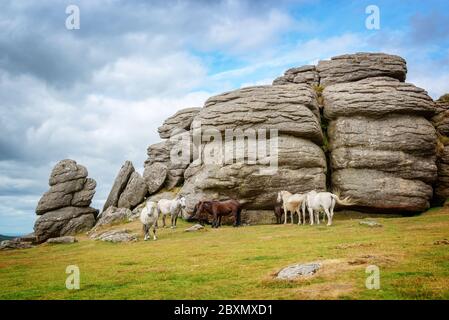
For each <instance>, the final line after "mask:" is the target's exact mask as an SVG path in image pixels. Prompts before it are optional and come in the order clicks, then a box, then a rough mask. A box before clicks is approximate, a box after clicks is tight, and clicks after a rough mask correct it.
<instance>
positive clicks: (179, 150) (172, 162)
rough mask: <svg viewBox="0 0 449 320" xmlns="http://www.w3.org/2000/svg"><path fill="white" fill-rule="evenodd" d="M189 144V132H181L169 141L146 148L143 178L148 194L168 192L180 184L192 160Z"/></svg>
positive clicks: (190, 145) (190, 144)
mask: <svg viewBox="0 0 449 320" xmlns="http://www.w3.org/2000/svg"><path fill="white" fill-rule="evenodd" d="M191 142H192V140H191V135H190V132H182V133H180V134H177V135H174V136H171V137H170V140H166V141H163V142H160V143H156V144H153V145H150V146H149V147H148V149H147V154H148V159H147V160H146V161H145V170H144V178H145V181H146V182H147V184H148V190H149V192H150V194H152V193H155V192H157V191H158V190H159V189H161V188H165V189H168V190H170V189H173V188H174V187H176V186H179V185H181V184H182V182H183V181H184V171H185V169H186V168H187V167H188V166H189V164H190V163H191V162H192V160H193V150H192V143H191ZM165 168H166V169H165ZM158 170H160V173H159V174H158V173H157V171H158Z"/></svg>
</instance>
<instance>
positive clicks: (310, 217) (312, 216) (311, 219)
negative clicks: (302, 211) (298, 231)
mask: <svg viewBox="0 0 449 320" xmlns="http://www.w3.org/2000/svg"><path fill="white" fill-rule="evenodd" d="M305 219H306V217H305V216H304V220H305ZM309 220H310V225H311V226H313V224H314V223H315V221H314V220H315V219H314V215H313V214H309Z"/></svg>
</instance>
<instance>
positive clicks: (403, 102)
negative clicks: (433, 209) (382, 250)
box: [320, 69, 437, 212]
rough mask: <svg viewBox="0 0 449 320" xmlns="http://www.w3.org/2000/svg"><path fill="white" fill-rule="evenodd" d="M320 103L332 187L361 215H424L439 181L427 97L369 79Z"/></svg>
mask: <svg viewBox="0 0 449 320" xmlns="http://www.w3.org/2000/svg"><path fill="white" fill-rule="evenodd" d="M377 71H378V69H375V72H377ZM320 75H321V73H320ZM397 75H399V73H398V74H397ZM390 76H393V75H390ZM397 78H398V79H401V77H399V76H397ZM346 81H349V80H348V79H346ZM323 97H324V116H325V117H326V118H327V119H328V120H330V123H329V127H328V135H329V149H330V163H331V167H332V177H331V182H332V187H333V188H334V189H338V190H340V192H341V193H342V195H343V196H349V197H351V198H352V199H353V200H355V201H356V203H357V207H358V208H360V209H362V210H367V211H387V212H398V211H402V212H420V211H424V210H426V209H427V208H428V207H429V206H430V200H431V198H432V184H433V183H434V182H435V180H436V178H437V166H436V163H435V161H436V154H435V150H436V141H437V136H436V132H435V129H434V127H433V126H432V124H431V122H430V121H429V120H428V119H429V118H431V117H432V116H433V114H434V103H433V101H432V99H431V98H430V97H429V96H428V95H427V92H425V91H424V90H423V89H420V88H417V87H415V86H413V85H411V84H408V83H402V82H400V81H399V80H397V79H392V78H388V77H372V78H366V79H363V80H360V81H355V82H348V83H339V84H334V85H330V86H327V87H326V88H325V89H324V91H323Z"/></svg>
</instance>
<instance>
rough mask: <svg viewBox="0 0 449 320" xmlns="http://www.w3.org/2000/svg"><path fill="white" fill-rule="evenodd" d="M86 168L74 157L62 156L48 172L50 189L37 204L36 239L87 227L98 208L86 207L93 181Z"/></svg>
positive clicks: (90, 200)
mask: <svg viewBox="0 0 449 320" xmlns="http://www.w3.org/2000/svg"><path fill="white" fill-rule="evenodd" d="M87 175H88V172H87V169H86V168H85V167H84V166H82V165H79V164H77V163H76V162H75V161H73V160H69V159H67V160H62V161H60V162H59V163H58V164H56V166H55V167H54V168H53V170H52V172H51V175H50V180H49V184H50V189H49V190H48V191H47V192H46V193H45V194H44V195H43V196H42V198H41V199H40V200H39V202H38V205H37V207H36V214H37V215H39V216H40V217H39V218H38V219H37V220H36V223H35V226H34V232H35V236H36V239H37V240H36V241H37V242H43V241H45V240H47V239H48V238H52V237H59V236H65V235H69V234H75V233H78V232H81V231H85V230H89V229H90V228H92V227H93V225H94V224H95V219H96V216H97V214H98V211H97V210H95V209H93V208H91V207H89V206H90V204H91V202H92V198H93V196H94V194H95V188H96V185H97V184H96V182H95V180H94V179H91V178H87Z"/></svg>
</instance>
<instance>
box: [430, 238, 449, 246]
mask: <svg viewBox="0 0 449 320" xmlns="http://www.w3.org/2000/svg"><path fill="white" fill-rule="evenodd" d="M433 244H434V245H440V244H443V245H444V244H446V245H447V244H449V240H447V239H443V240H437V241H435V242H434V243H433Z"/></svg>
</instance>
